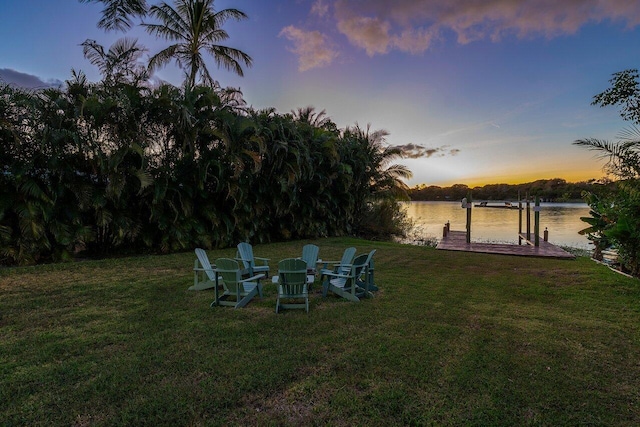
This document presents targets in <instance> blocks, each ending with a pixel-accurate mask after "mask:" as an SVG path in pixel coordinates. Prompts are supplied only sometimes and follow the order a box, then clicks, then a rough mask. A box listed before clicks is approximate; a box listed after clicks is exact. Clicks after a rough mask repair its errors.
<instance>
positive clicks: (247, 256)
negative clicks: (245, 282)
mask: <svg viewBox="0 0 640 427" xmlns="http://www.w3.org/2000/svg"><path fill="white" fill-rule="evenodd" d="M236 260H238V261H241V262H242V264H243V265H244V269H245V271H244V272H243V274H247V275H249V276H254V275H256V274H260V273H264V274H265V275H266V276H267V277H269V258H260V257H254V256H253V246H251V245H250V244H249V243H246V242H241V243H238V254H237V255H236Z"/></svg>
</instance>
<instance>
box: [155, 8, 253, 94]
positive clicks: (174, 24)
mask: <svg viewBox="0 0 640 427" xmlns="http://www.w3.org/2000/svg"><path fill="white" fill-rule="evenodd" d="M213 3H214V0H176V1H175V8H174V7H171V6H170V5H168V4H167V3H165V2H163V3H162V4H160V5H159V6H152V7H151V8H150V9H149V15H151V16H152V17H153V18H155V19H157V20H158V21H160V23H156V24H143V26H145V27H146V28H147V31H148V32H149V33H150V34H154V35H156V36H158V37H162V38H165V39H167V40H172V41H175V43H174V44H172V45H171V46H169V47H167V48H165V49H163V50H161V51H160V52H158V53H157V54H155V55H154V56H153V57H152V58H151V59H150V60H149V68H150V69H151V70H154V69H157V68H159V67H162V66H164V65H166V64H167V63H169V62H170V61H171V60H175V61H176V63H177V64H178V66H180V67H182V68H184V70H185V74H186V87H193V86H194V85H195V83H196V77H197V76H198V75H200V77H201V79H202V81H203V83H205V84H208V85H211V86H213V85H215V81H214V79H213V78H212V77H211V74H210V73H209V70H208V69H207V66H206V64H205V61H204V57H203V51H204V52H207V53H209V54H210V55H211V56H213V59H214V60H215V62H216V64H217V65H218V67H220V66H223V67H224V68H226V69H227V70H232V71H234V72H235V73H236V74H238V75H239V76H243V75H244V73H243V71H242V64H244V65H246V66H248V67H250V66H251V65H252V59H251V57H250V56H249V55H247V54H246V53H244V52H242V51H241V50H238V49H234V48H231V47H228V46H223V45H220V44H218V43H219V42H222V41H224V40H226V39H228V38H229V34H227V32H226V31H225V30H223V29H222V26H223V24H224V23H225V22H226V21H227V20H228V19H230V18H233V19H236V20H241V19H246V18H247V15H245V13H244V12H241V11H239V10H237V9H224V10H221V11H219V12H216V11H215V10H214V9H213Z"/></svg>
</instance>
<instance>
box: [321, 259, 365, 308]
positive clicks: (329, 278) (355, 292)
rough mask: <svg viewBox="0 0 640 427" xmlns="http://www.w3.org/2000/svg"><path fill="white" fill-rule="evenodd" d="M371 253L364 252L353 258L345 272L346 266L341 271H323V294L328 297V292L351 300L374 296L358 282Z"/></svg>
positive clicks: (355, 300) (357, 300)
mask: <svg viewBox="0 0 640 427" xmlns="http://www.w3.org/2000/svg"><path fill="white" fill-rule="evenodd" d="M368 257H369V255H367V254H362V255H360V256H358V257H356V259H354V260H353V264H351V265H350V267H349V269H348V271H347V272H346V273H345V272H344V271H346V270H344V268H342V267H341V268H342V270H340V271H339V272H335V273H334V272H330V271H326V272H323V276H324V281H323V283H322V296H323V297H326V296H327V294H328V292H329V291H331V292H333V293H334V294H336V295H338V296H341V297H342V298H345V299H347V300H349V301H353V302H359V301H360V298H362V297H364V296H373V294H371V292H367V291H366V290H365V289H364V288H362V287H361V286H359V284H358V282H359V281H361V280H362V275H363V274H364V270H366V269H367V266H368V261H367V258H368Z"/></svg>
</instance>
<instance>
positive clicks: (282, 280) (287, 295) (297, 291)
mask: <svg viewBox="0 0 640 427" xmlns="http://www.w3.org/2000/svg"><path fill="white" fill-rule="evenodd" d="M282 300H304V302H302V303H300V302H296V303H294V302H287V303H284V302H282ZM283 308H304V309H305V310H306V311H307V313H308V312H309V288H308V284H307V263H306V262H305V261H304V260H301V259H299V258H287V259H283V260H282V261H280V262H279V263H278V299H277V301H276V313H278V312H279V311H280V309H283Z"/></svg>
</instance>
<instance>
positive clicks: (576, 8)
mask: <svg viewBox="0 0 640 427" xmlns="http://www.w3.org/2000/svg"><path fill="white" fill-rule="evenodd" d="M335 20H336V25H337V27H338V29H339V31H340V32H342V33H343V34H344V35H345V36H346V37H347V39H348V40H349V42H350V43H351V44H353V45H354V46H357V47H360V48H363V49H365V51H366V52H367V54H369V55H373V54H384V53H387V52H388V51H389V50H391V49H394V48H395V49H399V50H402V51H406V52H410V53H414V54H415V53H421V52H424V51H426V50H427V49H428V48H429V47H430V45H431V43H432V41H433V40H434V39H436V38H438V37H441V34H442V33H443V32H444V31H453V32H454V33H455V34H456V37H457V41H458V42H459V43H462V44H464V43H470V42H473V41H477V40H484V39H489V40H493V41H499V40H500V39H502V38H503V37H505V36H509V35H515V36H516V37H520V38H523V37H535V36H542V37H547V38H552V37H556V36H559V35H563V34H574V33H575V32H577V31H578V30H579V29H580V27H582V26H583V25H585V24H587V23H594V22H596V23H597V22H601V21H604V20H610V21H616V22H622V23H625V24H626V26H627V27H628V28H632V27H635V26H637V25H638V24H640V2H637V1H629V0H563V1H557V0H529V1H522V0H483V1H478V0H457V1H451V0H395V1H393V2H390V1H388V0H368V1H362V0H337V1H336V2H335Z"/></svg>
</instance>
